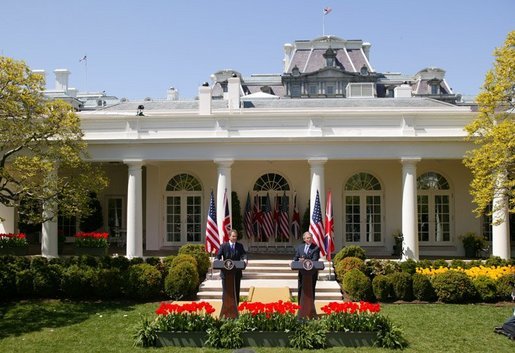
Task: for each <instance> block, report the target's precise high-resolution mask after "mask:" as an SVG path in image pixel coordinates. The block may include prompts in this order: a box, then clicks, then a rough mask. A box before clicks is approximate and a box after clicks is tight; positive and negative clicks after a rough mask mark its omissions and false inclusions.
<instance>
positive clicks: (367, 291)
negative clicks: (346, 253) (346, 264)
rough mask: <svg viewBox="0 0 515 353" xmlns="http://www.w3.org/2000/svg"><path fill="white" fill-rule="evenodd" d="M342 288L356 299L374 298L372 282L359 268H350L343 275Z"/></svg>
mask: <svg viewBox="0 0 515 353" xmlns="http://www.w3.org/2000/svg"><path fill="white" fill-rule="evenodd" d="M342 288H343V290H344V291H345V292H346V293H347V295H348V296H349V297H350V299H351V300H354V301H359V300H363V301H370V300H372V298H373V291H372V282H371V281H370V279H369V278H368V277H367V276H366V275H365V274H364V273H363V272H361V271H360V270H358V269H353V270H350V271H348V272H347V273H346V274H345V275H344V276H343V282H342Z"/></svg>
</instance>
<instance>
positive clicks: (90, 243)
mask: <svg viewBox="0 0 515 353" xmlns="http://www.w3.org/2000/svg"><path fill="white" fill-rule="evenodd" d="M108 236H109V234H107V233H101V232H78V233H77V234H75V247H76V248H107V247H108V246H109V243H108V242H107V238H108Z"/></svg>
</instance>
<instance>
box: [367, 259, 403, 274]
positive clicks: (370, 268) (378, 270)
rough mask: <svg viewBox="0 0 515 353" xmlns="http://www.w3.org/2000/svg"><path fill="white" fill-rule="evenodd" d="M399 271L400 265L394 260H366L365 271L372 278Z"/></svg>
mask: <svg viewBox="0 0 515 353" xmlns="http://www.w3.org/2000/svg"><path fill="white" fill-rule="evenodd" d="M400 271H401V266H400V265H399V263H398V262H396V261H389V260H377V259H371V260H369V261H367V262H366V269H365V273H366V274H367V275H368V276H369V277H372V278H373V277H374V276H378V275H387V274H390V273H395V272H400Z"/></svg>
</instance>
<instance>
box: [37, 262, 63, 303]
mask: <svg viewBox="0 0 515 353" xmlns="http://www.w3.org/2000/svg"><path fill="white" fill-rule="evenodd" d="M61 271H62V268H61V266H59V265H47V266H46V267H45V268H37V269H34V270H33V289H34V294H35V295H37V296H38V297H40V298H56V297H57V296H58V294H59V288H60V286H59V284H60V280H61Z"/></svg>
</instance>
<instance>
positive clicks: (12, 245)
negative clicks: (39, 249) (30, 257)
mask: <svg viewBox="0 0 515 353" xmlns="http://www.w3.org/2000/svg"><path fill="white" fill-rule="evenodd" d="M28 247H29V243H28V242H27V237H26V236H25V234H24V233H16V234H15V233H7V234H0V255H27V251H28Z"/></svg>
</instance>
